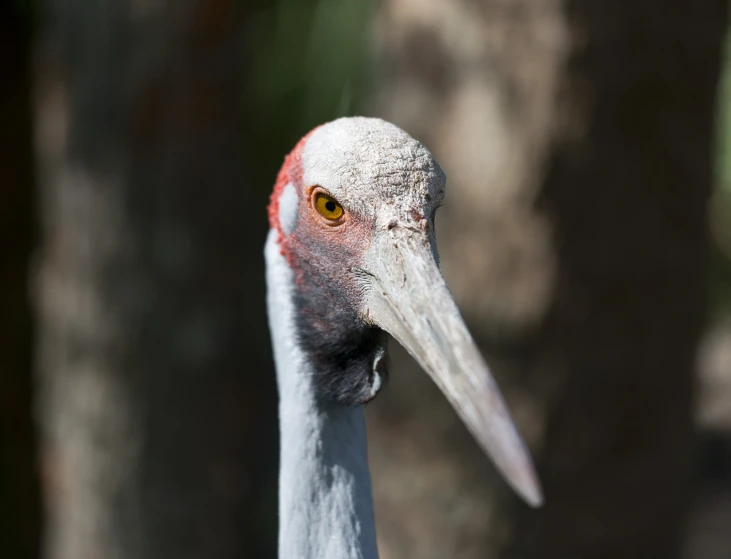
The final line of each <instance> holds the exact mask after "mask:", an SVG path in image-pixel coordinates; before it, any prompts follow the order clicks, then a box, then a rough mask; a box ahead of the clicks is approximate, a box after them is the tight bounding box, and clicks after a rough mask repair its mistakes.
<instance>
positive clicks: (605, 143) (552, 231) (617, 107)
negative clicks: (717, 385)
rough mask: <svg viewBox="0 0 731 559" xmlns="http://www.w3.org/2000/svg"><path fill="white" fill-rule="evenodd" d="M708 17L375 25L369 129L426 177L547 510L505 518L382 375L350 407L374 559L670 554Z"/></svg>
mask: <svg viewBox="0 0 731 559" xmlns="http://www.w3.org/2000/svg"><path fill="white" fill-rule="evenodd" d="M726 15H727V14H726V4H725V2H724V1H722V0H709V1H707V2H695V3H690V2H684V1H680V0H672V1H667V0H662V1H661V0H651V1H648V2H634V1H630V0H620V1H615V2H601V1H599V0H585V1H579V0H566V1H564V2H559V1H558V0H542V1H535V0H520V1H512V2H505V1H502V0H483V1H480V2H450V3H447V2H438V1H437V0H429V1H427V2H420V3H416V2H411V1H409V0H391V1H388V2H384V3H383V4H382V6H381V8H380V13H379V16H378V24H377V27H378V28H377V31H378V32H377V41H378V50H379V57H380V58H379V64H378V66H379V67H380V68H381V72H380V82H379V84H378V86H377V88H376V94H375V97H374V105H375V112H377V113H379V114H381V115H383V116H384V117H386V118H389V119H391V120H393V121H395V122H396V123H398V124H400V125H402V126H404V127H405V128H406V129H407V130H409V131H410V132H412V133H414V134H415V135H416V136H417V137H419V138H420V139H422V140H423V141H424V142H425V143H426V144H427V145H428V146H429V147H430V148H431V149H432V151H434V153H435V155H436V156H437V158H438V159H439V160H440V162H441V163H442V165H443V166H444V168H445V171H446V173H447V176H448V178H449V192H448V195H447V201H446V203H445V206H444V208H443V210H442V211H441V213H440V217H439V223H440V225H439V243H440V248H441V250H442V257H443V260H442V261H443V269H444V271H445V275H446V277H447V281H448V283H449V284H450V286H451V287H452V288H453V290H454V292H455V296H456V297H457V299H458V302H459V303H460V304H461V307H462V308H463V309H464V311H465V315H466V318H467V320H468V322H469V323H470V325H471V326H472V328H473V329H474V330H473V331H474V332H475V334H476V337H477V339H478V340H479V341H480V342H481V343H482V347H483V349H484V351H485V353H486V354H487V355H488V361H489V362H490V363H492V365H493V367H494V369H495V370H496V373H497V376H498V380H499V382H500V384H501V386H502V387H504V389H505V392H506V393H507V394H506V395H507V397H508V399H509V401H510V404H511V407H512V409H513V411H514V414H515V416H516V418H517V420H518V421H519V423H520V425H521V429H522V431H523V433H524V434H525V435H526V437H527V438H528V439H529V441H530V443H531V444H532V447H533V448H534V449H535V451H536V453H537V455H538V457H539V463H540V471H541V477H542V480H543V483H544V488H545V492H546V500H547V504H546V505H545V507H544V508H542V509H541V510H540V511H537V512H533V511H529V510H527V508H526V507H525V506H523V505H521V504H519V503H517V501H516V499H515V497H513V496H512V495H510V494H509V493H508V491H507V490H506V488H505V486H504V484H503V483H502V482H500V481H499V480H497V478H496V475H495V474H494V473H493V474H491V475H488V474H487V473H486V472H487V471H488V467H487V461H486V459H485V458H483V457H481V456H480V453H479V451H478V450H477V448H476V446H475V445H474V444H473V442H472V441H471V438H470V437H469V436H468V435H467V434H466V432H465V431H464V429H463V428H462V427H461V426H460V424H459V422H458V421H457V420H456V418H455V417H454V415H453V414H452V412H451V411H450V410H449V409H448V407H447V406H446V404H445V403H444V402H443V399H442V398H441V397H440V396H439V395H438V394H437V392H436V390H435V389H434V388H433V387H432V386H431V385H430V384H429V382H428V381H427V380H426V378H425V375H423V374H421V373H420V372H417V371H416V370H415V369H414V367H413V366H409V365H408V364H407V363H405V362H404V360H403V359H397V360H396V361H397V362H396V363H395V364H394V371H395V372H394V374H393V375H392V379H393V380H392V385H391V389H390V390H387V391H386V394H385V396H384V397H383V398H381V399H380V400H379V401H377V402H376V403H375V404H374V405H373V406H371V408H370V410H369V411H370V414H371V416H370V418H371V420H372V422H371V427H372V429H371V435H372V446H371V456H372V461H373V470H374V471H373V477H374V484H375V491H376V516H377V521H378V534H379V538H380V540H381V546H382V557H383V559H390V558H394V557H399V558H402V557H419V558H420V559H425V558H432V557H433V558H442V557H459V558H472V557H475V558H477V557H483V558H484V557H497V556H502V557H516V558H550V559H553V558H556V559H558V558H562V557H581V558H582V559H600V558H616V557H622V558H623V559H634V558H638V559H639V558H647V557H663V558H672V557H678V556H679V553H680V550H681V548H682V546H681V538H682V532H683V526H684V523H685V520H686V516H687V512H688V506H687V505H688V502H689V497H690V475H691V466H692V457H693V454H694V444H695V443H694V437H693V424H692V413H691V411H692V401H693V370H694V358H695V352H696V344H697V341H698V338H699V336H700V334H701V330H702V326H703V317H704V305H705V296H706V283H707V254H706V252H707V250H706V204H707V200H708V196H709V191H710V186H711V180H712V176H711V169H712V157H713V152H712V144H713V138H714V134H713V116H714V107H715V103H714V96H715V90H716V83H717V79H718V76H719V72H720V66H721V59H720V55H721V43H722V38H723V35H724V32H725V29H726V21H727V20H726ZM405 441H408V442H405ZM416 472H424V473H423V474H422V475H417V474H416Z"/></svg>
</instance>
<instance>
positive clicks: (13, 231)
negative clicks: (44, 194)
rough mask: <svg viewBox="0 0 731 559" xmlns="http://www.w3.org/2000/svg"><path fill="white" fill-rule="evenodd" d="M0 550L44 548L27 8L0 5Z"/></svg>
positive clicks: (28, 556) (25, 552) (19, 554)
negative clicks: (35, 416) (34, 375)
mask: <svg viewBox="0 0 731 559" xmlns="http://www.w3.org/2000/svg"><path fill="white" fill-rule="evenodd" d="M0 37H2V38H3V48H2V49H0V123H1V125H0V153H1V154H2V155H1V156H0V161H1V162H2V163H0V239H2V250H0V340H1V341H0V555H1V556H3V557H12V558H17V559H34V558H36V557H37V556H38V547H39V546H38V536H39V529H40V526H39V517H40V514H39V513H40V499H39V492H38V475H37V474H38V468H37V467H36V465H37V460H36V454H35V429H34V428H33V421H32V413H31V387H32V382H31V351H32V350H31V312H30V305H29V302H30V301H29V297H28V266H29V264H28V263H29V257H30V254H31V250H32V248H33V243H34V241H35V233H36V231H35V214H34V210H35V208H34V196H33V193H34V188H33V164H32V153H33V146H32V142H31V130H32V125H31V106H30V42H31V22H30V17H29V14H27V13H23V12H22V10H20V5H19V3H17V2H11V3H4V4H2V5H1V6H0Z"/></svg>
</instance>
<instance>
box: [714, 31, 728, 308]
mask: <svg viewBox="0 0 731 559" xmlns="http://www.w3.org/2000/svg"><path fill="white" fill-rule="evenodd" d="M725 50H726V54H725V58H726V68H725V70H724V73H723V76H722V79H721V84H720V88H719V96H718V99H719V107H718V160H717V166H716V174H717V180H716V191H715V193H714V195H713V199H712V202H711V208H710V211H711V234H712V236H713V260H712V269H711V282H712V283H711V294H712V297H713V299H712V301H711V305H712V313H713V314H714V315H716V316H718V315H728V314H731V64H729V61H730V60H731V34H729V35H728V37H727V38H726V46H725Z"/></svg>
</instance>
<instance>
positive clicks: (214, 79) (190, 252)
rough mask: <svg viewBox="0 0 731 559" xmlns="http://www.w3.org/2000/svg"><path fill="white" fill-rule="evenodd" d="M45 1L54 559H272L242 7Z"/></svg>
mask: <svg viewBox="0 0 731 559" xmlns="http://www.w3.org/2000/svg"><path fill="white" fill-rule="evenodd" d="M46 7H47V11H46V12H45V13H44V14H43V15H44V18H43V27H42V33H41V39H40V41H39V44H38V68H37V92H38V99H37V120H38V130H37V153H38V157H39V164H40V165H39V173H40V174H39V180H40V185H41V214H42V243H43V247H42V258H41V266H40V270H39V276H38V311H39V321H40V326H39V355H38V367H39V381H40V386H41V395H40V399H39V402H38V409H39V415H40V420H41V425H42V431H43V445H42V462H43V469H44V483H45V499H46V507H47V512H48V524H49V525H48V531H47V534H46V538H45V554H46V556H47V557H49V558H53V559H98V558H102V557H103V558H105V559H118V558H156V559H157V558H163V557H170V558H173V557H175V558H206V559H215V558H231V557H266V556H268V555H269V554H271V553H272V543H273V542H274V541H275V536H274V534H273V533H272V528H273V527H274V525H275V519H276V486H275V484H276V417H275V410H276V404H275V386H274V375H273V373H272V371H271V357H270V351H269V342H268V333H267V330H266V322H265V316H264V299H263V295H261V294H262V293H263V287H264V286H263V262H262V256H261V250H262V249H261V247H262V246H263V244H264V236H265V232H266V218H265V212H264V207H265V204H266V196H265V194H264V193H262V195H261V196H257V195H255V194H254V193H253V192H252V190H251V189H250V188H249V184H248V183H247V173H246V166H245V165H244V163H243V162H242V154H243V153H244V152H245V147H246V136H245V129H244V122H243V118H242V114H243V109H242V104H243V101H244V96H243V92H244V89H245V84H244V66H243V64H242V60H241V53H242V50H243V49H242V48H241V47H242V40H243V25H244V23H245V15H246V14H245V13H244V10H245V8H244V5H243V4H241V3H239V2H235V1H229V0H208V1H203V0H183V1H177V2H167V3H159V2H153V1H142V2H138V1H135V2H125V1H123V0H114V1H110V2H101V3H100V2H95V1H91V0H82V1H76V2H70V1H65V0H55V1H52V2H49V3H48V4H47V6H46ZM254 207H255V208H257V211H255V212H254V211H253V210H252V209H251V208H254ZM251 216H255V217H251Z"/></svg>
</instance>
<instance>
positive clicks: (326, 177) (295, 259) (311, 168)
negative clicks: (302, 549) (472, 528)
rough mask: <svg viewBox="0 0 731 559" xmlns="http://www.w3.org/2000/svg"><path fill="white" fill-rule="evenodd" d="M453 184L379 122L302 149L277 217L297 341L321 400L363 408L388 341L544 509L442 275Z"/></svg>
mask: <svg viewBox="0 0 731 559" xmlns="http://www.w3.org/2000/svg"><path fill="white" fill-rule="evenodd" d="M445 186H446V177H445V175H444V172H443V171H442V169H441V168H440V166H439V164H438V163H437V162H436V160H435V159H434V157H433V156H432V155H431V153H429V151H428V150H427V149H426V148H425V147H424V146H423V145H422V144H421V143H419V142H418V141H416V140H415V139H413V138H412V137H411V136H409V135H408V134H407V133H406V132H404V131H403V130H401V129H400V128H398V127H396V126H394V125H393V124H390V123H387V122H385V121H382V120H380V119H374V118H360V117H357V118H342V119H339V120H336V121H333V122H330V123H328V124H325V125H323V126H320V127H318V128H316V129H315V130H313V131H312V132H310V133H309V134H308V135H307V136H305V137H304V138H303V139H302V140H301V141H300V142H299V143H298V144H297V146H296V147H295V149H294V150H293V151H292V152H291V153H290V154H289V155H288V156H287V158H286V159H285V163H284V165H283V167H282V169H281V171H280V173H279V176H278V179H277V183H276V186H275V189H274V193H273V194H272V198H271V203H270V206H269V219H270V225H271V227H272V228H273V229H274V230H276V232H277V242H278V244H279V248H280V251H281V253H282V254H283V255H284V256H285V258H286V260H287V262H288V264H289V266H290V267H291V268H292V271H293V273H294V278H295V286H294V289H293V297H294V305H295V308H296V313H295V320H296V326H297V336H298V341H299V344H300V346H301V349H302V350H303V351H304V352H305V353H306V354H307V355H308V356H309V358H310V359H311V360H312V362H313V363H314V365H315V366H314V368H313V369H314V371H315V373H314V374H315V379H314V384H315V387H316V390H317V392H318V397H320V398H322V399H323V400H326V401H330V402H333V403H335V404H338V405H357V404H362V403H366V402H368V401H369V400H371V399H372V398H373V397H375V395H376V394H377V392H378V390H379V389H380V388H381V387H382V386H383V384H384V382H385V380H386V378H387V374H388V358H387V346H386V344H387V339H388V338H387V336H386V333H389V334H391V336H393V337H394V338H395V339H396V340H397V341H398V342H399V343H400V344H401V345H402V346H404V348H405V349H406V350H407V351H408V352H409V353H410V354H411V355H412V356H413V357H414V359H415V360H416V361H417V362H418V363H419V365H420V366H421V367H422V368H423V369H424V370H425V371H426V372H427V373H428V374H429V376H430V377H431V378H432V379H433V381H434V382H435V383H436V384H437V386H438V387H439V388H440V389H441V391H442V392H443V393H444V394H445V396H446V397H447V399H448V400H449V401H450V403H451V404H452V406H453V407H454V408H455V409H456V411H457V413H458V414H459V415H460V417H461V418H462V420H463V421H464V422H465V424H466V425H467V427H468V428H469V430H470V431H471V432H472V433H473V435H474V436H475V438H476V439H477V441H478V442H479V443H480V445H481V446H482V447H483V449H484V450H485V451H486V452H487V454H488V455H489V456H490V457H491V458H492V459H493V461H494V462H495V464H496V466H497V467H498V469H499V470H500V471H501V472H502V473H503V475H504V476H505V477H506V479H507V480H508V481H509V483H510V484H511V485H512V486H513V487H514V488H515V489H516V490H517V491H518V493H519V494H521V495H522V496H523V497H524V498H525V499H526V501H527V502H529V503H530V504H533V505H538V504H540V502H541V499H542V498H541V490H540V486H539V483H538V481H537V477H536V475H535V473H534V469H533V465H532V462H531V459H530V456H529V454H528V452H527V451H526V449H525V446H524V445H523V442H522V441H521V439H520V436H519V435H518V433H517V430H516V428H515V426H514V424H513V422H512V420H511V419H510V416H509V413H508V411H507V407H506V405H505V403H504V401H503V398H502V396H501V395H500V392H499V390H498V388H497V386H496V384H495V382H494V380H493V379H492V376H491V374H490V372H489V370H488V368H487V365H486V364H485V362H484V360H483V358H482V356H481V354H480V352H479V350H478V349H477V346H476V345H475V342H474V341H473V339H472V337H471V335H470V333H469V331H468V330H467V327H466V326H465V324H464V321H463V319H462V317H461V315H460V313H459V311H458V309H457V306H456V304H455V303H454V300H453V298H452V296H451V294H450V293H449V290H448V289H447V286H446V284H445V282H444V279H443V277H442V275H441V272H440V271H439V265H438V253H437V246H436V239H435V233H434V216H435V212H436V210H437V208H438V207H439V205H440V204H441V202H442V199H443V197H444V192H445Z"/></svg>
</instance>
